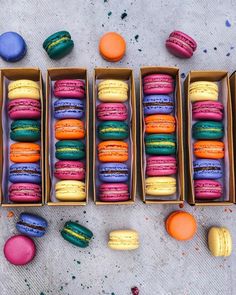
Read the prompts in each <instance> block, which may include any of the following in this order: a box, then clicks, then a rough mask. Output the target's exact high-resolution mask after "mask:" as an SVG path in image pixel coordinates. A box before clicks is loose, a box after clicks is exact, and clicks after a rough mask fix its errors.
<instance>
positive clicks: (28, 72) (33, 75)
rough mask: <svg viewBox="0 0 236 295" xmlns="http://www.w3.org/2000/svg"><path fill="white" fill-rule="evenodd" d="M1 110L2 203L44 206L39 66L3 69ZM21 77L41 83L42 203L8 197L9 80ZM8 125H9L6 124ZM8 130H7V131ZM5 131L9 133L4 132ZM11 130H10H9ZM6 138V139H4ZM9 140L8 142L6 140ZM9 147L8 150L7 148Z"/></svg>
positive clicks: (42, 114) (0, 85) (0, 176)
mask: <svg viewBox="0 0 236 295" xmlns="http://www.w3.org/2000/svg"><path fill="white" fill-rule="evenodd" d="M0 75H1V76H0V96H1V98H0V99H1V100H0V110H1V114H2V119H1V120H0V134H1V138H2V139H3V140H1V141H0V145H1V146H0V149H1V153H0V161H1V164H2V165H1V166H0V179H1V193H0V194H1V195H0V197H1V203H2V206H3V207H37V206H42V204H43V203H44V200H45V186H44V124H43V123H44V100H43V94H42V86H43V85H42V75H41V71H40V69H38V68H5V69H1V74H0ZM19 79H29V80H33V81H36V82H38V83H39V87H40V101H41V143H40V144H41V160H40V165H41V177H42V183H41V187H42V201H41V202H40V203H9V201H8V197H7V194H8V193H7V184H8V172H6V171H5V173H4V170H6V169H8V168H7V167H9V163H10V159H9V154H8V148H9V142H10V133H9V132H10V131H9V128H10V126H9V124H10V119H9V117H8V112H7V101H6V100H7V94H8V89H7V83H8V81H14V80H19ZM4 125H7V126H4ZM6 130H7V131H6ZM4 131H6V132H7V133H5V134H4ZM8 131H9V132H8ZM4 138H5V139H4ZM6 141H7V142H6ZM6 147H7V150H6ZM4 167H5V168H4Z"/></svg>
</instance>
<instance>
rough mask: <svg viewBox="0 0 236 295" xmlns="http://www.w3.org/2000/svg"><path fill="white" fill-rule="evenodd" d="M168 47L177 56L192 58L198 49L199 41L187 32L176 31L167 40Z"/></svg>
mask: <svg viewBox="0 0 236 295" xmlns="http://www.w3.org/2000/svg"><path fill="white" fill-rule="evenodd" d="M166 48H167V49H168V50H169V52H170V53H172V54H173V55H175V56H177V57H181V58H190V57H191V56H192V55H193V52H194V51H195V50H196V49H197V43H196V42H195V41H194V40H193V38H191V37H190V36H188V35H187V34H185V33H183V32H180V31H174V32H172V33H171V34H170V36H169V38H168V39H167V40H166Z"/></svg>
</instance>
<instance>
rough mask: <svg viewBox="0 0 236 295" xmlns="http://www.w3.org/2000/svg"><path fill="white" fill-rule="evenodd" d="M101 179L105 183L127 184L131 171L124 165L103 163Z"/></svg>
mask: <svg viewBox="0 0 236 295" xmlns="http://www.w3.org/2000/svg"><path fill="white" fill-rule="evenodd" d="M99 178H100V180H101V181H104V182H126V181H128V178H129V169H128V166H127V165H126V164H123V163H103V164H100V165H99Z"/></svg>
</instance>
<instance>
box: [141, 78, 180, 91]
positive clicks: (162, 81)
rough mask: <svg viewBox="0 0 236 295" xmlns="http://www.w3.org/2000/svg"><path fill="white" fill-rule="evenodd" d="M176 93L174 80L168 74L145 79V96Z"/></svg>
mask: <svg viewBox="0 0 236 295" xmlns="http://www.w3.org/2000/svg"><path fill="white" fill-rule="evenodd" d="M173 91H174V79H173V78H172V77H171V76H170V75H167V74H151V75H147V76H145V77H144V78H143V92H144V94H169V93H171V92H173Z"/></svg>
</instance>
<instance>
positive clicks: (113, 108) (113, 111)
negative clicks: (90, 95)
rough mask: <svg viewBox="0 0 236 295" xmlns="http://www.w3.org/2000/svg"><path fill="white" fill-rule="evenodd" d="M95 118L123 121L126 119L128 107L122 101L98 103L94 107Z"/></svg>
mask: <svg viewBox="0 0 236 295" xmlns="http://www.w3.org/2000/svg"><path fill="white" fill-rule="evenodd" d="M96 112H97V118H98V120H101V121H125V120H127V119H128V109H127V107H126V105H125V104H124V103H120V102H117V103H115V102H114V103H109V102H106V103H100V104H99V105H98V106H97V109H96Z"/></svg>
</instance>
